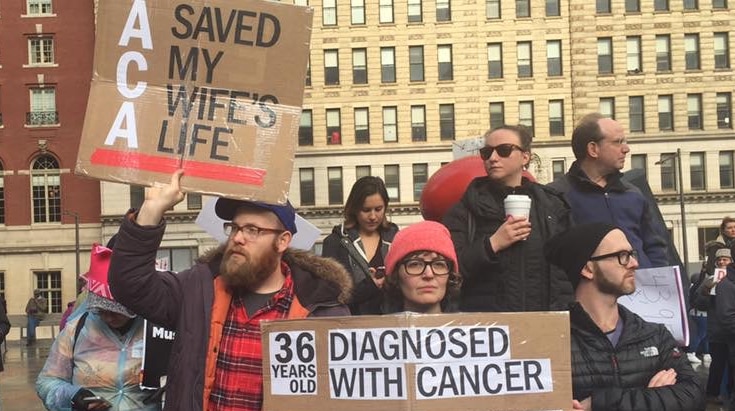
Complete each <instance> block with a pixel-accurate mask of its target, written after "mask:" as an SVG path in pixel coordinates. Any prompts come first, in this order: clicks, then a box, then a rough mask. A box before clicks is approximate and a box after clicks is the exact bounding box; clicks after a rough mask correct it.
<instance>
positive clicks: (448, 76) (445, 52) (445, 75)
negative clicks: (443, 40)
mask: <svg viewBox="0 0 735 411" xmlns="http://www.w3.org/2000/svg"><path fill="white" fill-rule="evenodd" d="M436 51H437V60H438V61H439V80H440V81H442V80H452V79H454V67H453V65H452V45H451V44H444V45H440V46H438V47H437V49H436Z"/></svg>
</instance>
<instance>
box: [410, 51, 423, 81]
mask: <svg viewBox="0 0 735 411" xmlns="http://www.w3.org/2000/svg"><path fill="white" fill-rule="evenodd" d="M408 65H409V68H410V72H411V81H424V46H411V47H409V48H408Z"/></svg>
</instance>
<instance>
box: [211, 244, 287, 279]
mask: <svg viewBox="0 0 735 411" xmlns="http://www.w3.org/2000/svg"><path fill="white" fill-rule="evenodd" d="M241 252H242V254H244V255H245V258H244V261H242V262H241V263H239V264H238V263H237V262H235V261H234V260H233V258H232V254H233V251H232V250H231V249H228V250H225V255H224V257H223V258H222V263H220V266H219V274H220V276H222V280H224V282H225V284H227V286H229V287H230V288H232V289H235V290H243V289H244V290H252V289H254V288H255V287H257V286H258V285H260V284H262V283H263V282H264V281H265V280H266V279H267V278H268V277H269V276H270V275H271V274H272V273H273V272H274V271H275V270H276V267H277V266H278V264H279V257H280V256H279V254H278V249H277V247H276V244H275V242H274V243H273V244H272V247H271V248H270V249H268V250H266V251H265V252H264V253H263V255H261V256H260V258H254V257H253V256H252V254H250V253H246V252H245V251H244V250H242V251H241ZM241 258H242V256H241Z"/></svg>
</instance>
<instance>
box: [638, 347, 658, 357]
mask: <svg viewBox="0 0 735 411" xmlns="http://www.w3.org/2000/svg"><path fill="white" fill-rule="evenodd" d="M641 355H642V356H644V357H657V356H658V348H656V347H646V348H644V349H643V351H641Z"/></svg>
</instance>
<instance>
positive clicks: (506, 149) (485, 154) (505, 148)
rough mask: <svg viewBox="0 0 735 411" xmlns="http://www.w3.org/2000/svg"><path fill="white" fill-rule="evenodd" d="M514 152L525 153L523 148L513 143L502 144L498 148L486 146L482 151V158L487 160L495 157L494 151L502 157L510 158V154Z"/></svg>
mask: <svg viewBox="0 0 735 411" xmlns="http://www.w3.org/2000/svg"><path fill="white" fill-rule="evenodd" d="M513 150H518V151H523V148H522V147H521V146H518V145H515V144H511V143H507V144H500V145H499V146H497V147H493V146H485V147H483V148H481V149H480V158H482V159H483V160H487V159H488V158H490V156H492V155H493V151H497V152H498V155H499V156H500V157H503V158H506V157H509V156H510V153H512V152H513Z"/></svg>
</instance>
